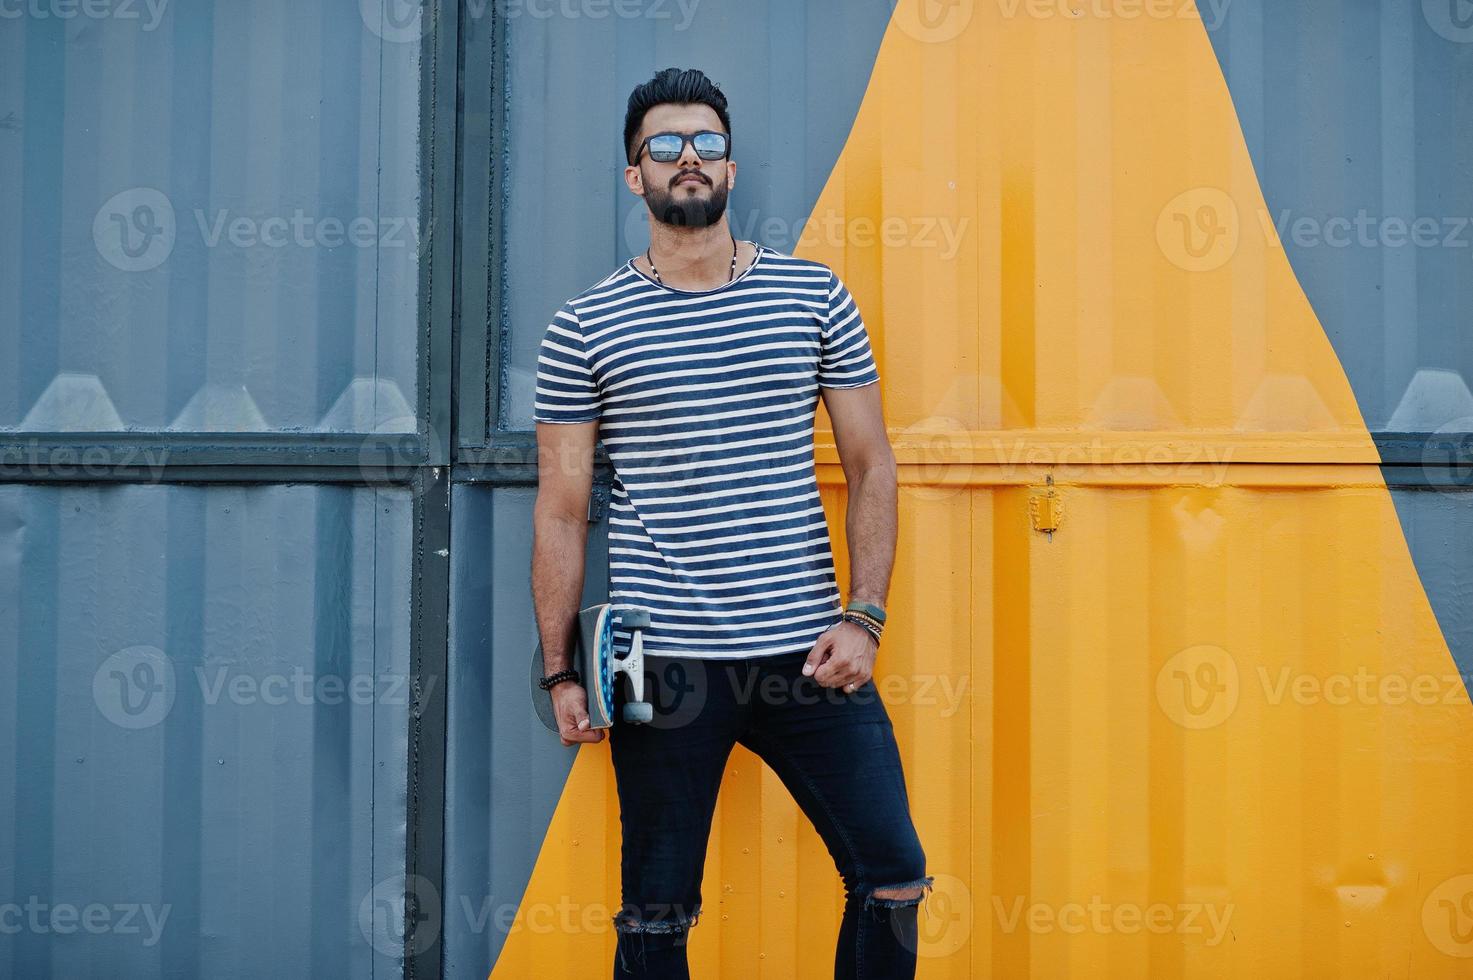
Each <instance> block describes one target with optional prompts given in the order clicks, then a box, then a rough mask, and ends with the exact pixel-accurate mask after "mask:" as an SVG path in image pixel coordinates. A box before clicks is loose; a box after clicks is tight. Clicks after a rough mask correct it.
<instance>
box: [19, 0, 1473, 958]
mask: <svg viewBox="0 0 1473 980" xmlns="http://www.w3.org/2000/svg"><path fill="white" fill-rule="evenodd" d="M1462 6H1464V5H1460V4H1459V3H1458V2H1454V0H1424V2H1422V3H1411V4H1401V5H1398V4H1385V3H1382V4H1372V3H1343V2H1334V0H1288V2H1281V3H1273V4H1270V3H1267V2H1266V0H1231V2H1228V0H1197V2H1193V0H1169V2H1166V0H1162V2H1154V0H1089V2H1078V3H1063V2H1054V0H997V2H995V3H994V2H984V0H947V2H940V0H757V2H751V3H740V4H738V3H735V2H731V0H699V2H690V3H686V2H666V0H649V2H633V3H615V4H602V3H597V2H587V3H581V2H567V3H557V4H552V3H546V4H543V3H532V2H526V3H523V2H516V0H486V2H477V0H463V2H455V0H426V2H419V0H317V2H310V3H299V4H295V5H293V4H285V3H281V2H278V0H269V2H258V3H251V4H245V5H231V4H222V3H203V4H194V5H191V6H189V7H188V8H187V9H186V8H185V7H180V6H177V5H172V4H136V5H135V4H83V5H75V6H72V5H67V4H59V3H58V4H45V3H28V4H26V5H24V6H23V7H22V6H21V5H12V9H10V10H0V178H3V179H0V382H3V383H0V481H3V483H0V708H3V710H0V780H3V781H4V782H5V783H6V785H7V786H9V787H10V793H9V794H7V795H8V798H10V799H11V800H13V803H12V805H11V806H10V807H5V806H3V805H0V974H3V975H6V976H38V977H44V976H74V975H84V974H90V973H109V974H118V975H124V976H154V975H161V976H179V977H194V976H201V975H210V976H242V977H245V976H260V975H263V974H272V975H288V976H289V975H298V974H306V973H311V974H312V975H314V976H336V975H348V976H400V975H405V976H414V977H421V978H424V977H436V976H441V975H444V976H454V977H478V976H486V975H488V974H489V975H490V976H491V977H493V978H499V977H511V978H520V977H524V976H564V975H573V974H575V973H576V974H583V973H591V974H594V975H598V974H606V973H607V972H608V970H609V968H610V963H611V962H612V960H613V956H614V945H615V944H614V940H615V934H614V932H613V928H612V924H611V921H610V919H611V916H612V914H613V912H614V911H615V910H616V909H617V907H618V905H619V903H620V900H621V896H620V894H619V887H618V886H619V877H620V876H619V849H620V831H619V812H618V805H617V796H616V794H615V787H614V780H613V775H612V770H611V767H610V762H609V756H608V744H607V742H603V743H598V744H590V745H584V746H581V747H579V748H576V749H574V748H564V747H562V746H560V745H559V744H558V742H557V740H556V738H554V737H553V736H550V735H547V734H546V733H545V732H544V731H543V730H542V729H541V727H540V725H539V724H538V722H537V721H536V719H535V717H534V716H533V714H532V711H531V707H530V705H529V703H528V697H527V683H528V678H527V671H528V659H529V657H530V656H531V654H532V651H533V649H534V646H535V643H536V628H535V624H534V617H533V610H532V604H531V596H530V592H529V589H528V587H527V569H528V564H529V562H530V557H531V532H532V529H531V513H532V508H533V504H534V501H535V494H536V485H537V472H536V463H535V437H534V433H533V431H532V421H531V409H532V396H533V385H534V376H535V367H536V365H535V357H536V353H535V352H536V345H537V341H538V339H539V338H540V337H541V335H542V332H543V331H544V330H545V328H546V326H547V323H548V320H549V318H550V317H551V315H552V314H553V312H554V311H555V310H556V309H557V307H558V306H559V305H560V304H561V303H562V302H563V301H564V300H565V299H567V298H568V297H569V296H572V295H574V294H575V293H577V292H578V291H580V290H582V289H583V288H585V287H587V286H588V285H590V284H592V283H593V282H595V281H596V280H598V279H600V278H602V277H603V276H604V275H606V274H607V273H608V272H610V271H612V270H613V269H614V268H615V267H616V266H617V264H619V263H621V262H624V261H626V260H628V259H629V258H630V257H631V256H633V255H634V254H637V253H638V252H640V251H642V250H643V248H644V246H645V244H646V243H647V240H648V231H647V225H646V223H645V222H646V218H645V212H644V209H643V205H642V204H641V203H640V202H639V201H638V200H637V199H636V198H634V197H633V196H632V195H630V194H629V193H628V191H627V190H626V189H625V187H624V186H623V181H622V177H621V170H622V168H623V165H624V163H623V157H622V150H621V148H620V146H619V134H620V131H621V126H622V121H623V111H624V104H625V100H626V99H627V96H628V94H629V91H630V90H631V89H632V88H633V87H634V86H635V85H636V84H638V83H640V82H642V81H644V80H646V79H647V78H649V77H650V76H651V75H652V74H653V73H654V72H655V71H657V70H659V69H661V68H664V67H668V66H671V65H675V66H678V67H690V66H696V67H701V68H703V69H704V70H705V71H707V72H708V73H709V74H710V75H711V76H712V77H713V78H714V79H716V80H717V81H718V82H719V83H720V84H721V85H722V88H723V91H725V92H726V93H727V95H728V96H729V98H730V99H731V111H732V117H733V141H734V149H735V153H734V157H735V160H736V161H737V164H738V177H737V186H736V189H735V190H734V191H733V194H732V197H731V211H730V219H731V222H732V227H733V230H734V231H735V232H736V234H737V235H738V236H739V237H743V238H749V239H756V240H758V241H761V242H763V243H765V244H766V245H768V246H769V247H773V248H776V249H779V250H781V251H785V252H789V253H791V254H795V255H800V256H803V257H807V258H811V259H816V260H819V261H822V262H825V263H828V264H829V265H831V266H832V267H833V268H834V269H835V270H836V271H837V272H838V273H839V274H840V275H841V276H842V277H843V278H844V280H845V282H846V284H848V286H849V287H850V289H851V291H852V292H853V294H854V296H855V298H856V301H857V303H858V305H859V308H860V310H861V312H862V313H863V315H864V318H865V321H866V324H867V326H868V330H869V334H870V337H871V341H872V344H873V347H874V351H875V354H876V358H877V360H878V363H879V372H880V376H881V382H880V385H881V392H882V397H883V401H884V407H885V413H886V419H887V423H888V425H889V428H890V437H891V441H892V444H893V446H894V448H895V452H896V456H897V459H898V462H899V472H900V480H901V496H900V522H901V534H900V542H899V550H898V553H897V556H896V564H895V570H894V575H893V578H892V583H891V589H890V595H889V603H888V608H889V613H890V618H889V622H890V629H889V631H888V632H887V634H886V640H885V644H884V649H883V650H882V652H881V655H880V660H879V663H878V668H877V675H876V682H877V685H878V687H879V690H880V691H881V693H882V695H883V696H884V698H885V700H886V704H887V707H888V709H889V711H890V714H891V717H892V718H893V720H894V723H895V728H896V735H897V739H898V740H899V743H900V748H901V753H902V757H903V759H904V763H905V767H906V773H907V778H908V789H909V796H910V799H911V803H912V808H913V811H914V814H915V818H916V822H917V825H918V827H919V830H920V833H921V839H922V843H923V845H924V846H925V850H926V854H927V859H928V865H929V866H928V871H929V872H930V873H931V874H933V875H934V876H935V880H936V885H935V888H934V890H933V891H932V892H931V894H929V895H928V896H927V898H926V901H925V902H924V903H923V906H922V911H921V929H920V936H919V942H918V950H917V952H918V954H919V960H920V975H921V976H924V977H936V978H940V977H955V978H962V977H987V976H990V977H1038V978H1053V977H1065V976H1092V975H1095V974H1099V973H1132V974H1150V975H1163V976H1191V977H1208V976H1212V977H1226V976H1232V977H1240V976H1241V977H1298V976H1364V977H1372V976H1375V977H1397V978H1412V977H1416V978H1422V977H1453V976H1465V975H1467V974H1468V970H1469V967H1468V963H1469V962H1473V913H1470V912H1469V909H1470V908H1473V843H1469V839H1468V835H1467V834H1466V833H1463V829H1464V824H1465V823H1466V820H1465V814H1466V813H1467V812H1468V810H1469V808H1470V806H1473V706H1470V702H1469V696H1468V684H1467V680H1468V676H1469V671H1470V670H1473V613H1470V610H1473V559H1470V557H1469V556H1470V554H1473V492H1470V490H1473V393H1470V383H1473V322H1470V320H1473V294H1470V291H1473V285H1470V283H1473V280H1470V278H1469V276H1468V275H1467V265H1466V263H1467V262H1468V261H1469V256H1470V255H1473V228H1470V227H1469V225H1470V215H1473V199H1470V195H1473V181H1470V179H1469V178H1470V176H1473V173H1470V171H1473V136H1470V133H1473V130H1470V129H1469V127H1468V126H1467V125H1465V124H1464V117H1465V116H1466V113H1465V112H1463V111H1462V107H1463V106H1465V105H1466V104H1467V102H1468V99H1467V96H1468V94H1469V88H1470V86H1473V21H1470V19H1469V18H1468V17H1467V16H1466V11H1465V10H1463V9H1462ZM816 441H817V451H818V459H819V479H820V483H821V486H822V490H823V499H824V505H825V508H826V511H827V516H828V522H829V526H830V529H831V537H832V539H833V544H834V550H835V557H836V560H837V563H838V566H839V581H840V583H841V587H847V583H848V550H849V536H850V535H851V534H855V535H858V534H863V533H864V529H863V528H858V527H856V528H852V529H851V528H848V527H847V526H846V516H847V515H846V507H847V503H848V498H847V495H846V491H845V485H844V479H843V475H842V472H841V470H840V467H839V459H838V456H837V454H836V450H835V447H834V445H833V438H832V433H831V432H830V431H829V426H828V424H827V419H826V417H825V416H824V415H823V414H822V413H821V414H820V416H819V425H818V431H817V433H816ZM609 478H610V472H609V469H608V467H607V465H606V463H603V464H601V466H600V469H599V474H598V481H597V484H596V486H595V498H594V500H593V502H592V507H591V511H590V527H589V531H590V534H589V550H588V555H587V557H586V568H585V572H584V602H585V604H587V603H592V602H596V601H601V600H602V599H603V598H605V597H606V594H607V523H606V521H607V518H606V511H607V502H608V501H607V493H608V481H609ZM856 764H857V765H862V761H859V762H857V763H856ZM703 892H704V901H705V909H706V911H705V913H704V914H703V916H702V918H701V921H700V923H699V925H697V926H696V927H695V929H694V930H693V931H692V933H691V947H690V953H691V960H692V964H693V967H694V970H695V971H696V973H697V974H698V975H705V976H758V977H774V978H776V977H782V978H786V977H792V976H803V977H807V976H825V975H828V974H829V973H830V972H831V971H832V963H833V942H834V940H835V938H836V936H837V932H838V925H839V916H840V911H841V909H842V904H843V890H842V884H841V882H840V880H839V878H838V875H837V873H836V871H835V869H834V867H833V862H832V860H831V858H830V856H829V854H828V853H827V850H826V848H825V847H824V845H823V843H822V841H821V840H820V839H819V838H818V836H817V834H816V833H815V832H814V830H813V828H812V826H811V825H810V824H809V823H808V821H807V820H806V818H805V817H804V816H803V814H802V813H801V812H800V811H799V809H798V807H797V805H796V804H795V802H794V800H793V798H792V796H791V794H790V793H789V792H788V791H787V789H786V788H785V787H784V786H783V784H782V783H781V781H780V780H779V779H778V778H777V776H776V775H775V774H774V773H773V772H772V771H771V770H769V769H768V768H766V767H765V766H764V765H763V764H762V763H761V762H760V760H758V759H757V758H756V757H755V756H753V755H752V754H750V753H749V752H747V751H746V750H745V749H742V748H738V749H737V750H736V751H735V752H734V753H733V755H732V756H731V759H730V760H729V763H728V769H727V772H726V774H725V779H724V783H723V790H722V793H721V798H720V801H719V805H718V813H717V818H716V823H715V826H714V828H713V831H712V836H711V846H710V850H709V853H708V857H707V865H706V874H705V878H704V885H703Z"/></svg>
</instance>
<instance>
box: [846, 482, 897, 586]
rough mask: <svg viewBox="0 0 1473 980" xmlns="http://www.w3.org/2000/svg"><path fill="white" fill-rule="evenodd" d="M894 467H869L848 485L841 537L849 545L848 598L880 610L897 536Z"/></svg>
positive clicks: (888, 581)
mask: <svg viewBox="0 0 1473 980" xmlns="http://www.w3.org/2000/svg"><path fill="white" fill-rule="evenodd" d="M898 494H899V488H898V487H897V480H896V471H895V466H894V464H893V463H892V464H888V465H880V466H872V467H870V468H869V469H867V470H865V471H864V472H863V473H861V474H859V476H858V477H857V478H856V479H855V480H854V481H853V482H851V483H850V484H849V509H848V512H847V514H846V516H845V519H844V533H845V537H846V538H847V540H848V542H849V596H848V598H850V599H860V600H863V601H864V602H872V603H874V604H875V605H877V606H880V607H881V608H883V607H884V605H885V597H886V596H887V595H888V594H889V592H890V573H891V571H892V570H893V568H894V567H895V541H896V537H897V536H898V533H899V512H898V505H897V499H896V498H897V496H898Z"/></svg>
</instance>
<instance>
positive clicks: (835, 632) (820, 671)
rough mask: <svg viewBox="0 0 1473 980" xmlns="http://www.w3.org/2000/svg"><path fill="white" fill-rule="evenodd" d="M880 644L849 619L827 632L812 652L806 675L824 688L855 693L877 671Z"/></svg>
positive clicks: (805, 666)
mask: <svg viewBox="0 0 1473 980" xmlns="http://www.w3.org/2000/svg"><path fill="white" fill-rule="evenodd" d="M879 650H880V647H879V644H877V643H876V642H875V638H874V637H873V636H871V635H870V633H869V631H868V630H866V629H865V628H864V627H863V626H860V625H858V624H856V623H851V622H849V621H848V620H847V619H846V620H842V621H840V622H839V623H838V624H837V625H836V626H834V627H833V628H832V629H830V630H828V631H827V632H825V633H824V634H823V635H822V636H820V637H819V638H818V642H817V643H815V644H813V649H812V650H810V651H809V652H808V660H807V661H806V662H805V663H804V664H803V674H804V676H809V675H811V676H812V677H813V679H814V680H816V681H818V683H819V684H821V685H822V686H824V687H838V688H842V689H843V690H844V691H845V692H846V693H848V694H853V693H854V692H855V691H857V690H858V689H859V688H860V687H861V686H862V685H863V684H864V683H865V682H866V681H868V680H869V679H870V678H871V677H872V676H874V672H875V655H876V654H877V653H879Z"/></svg>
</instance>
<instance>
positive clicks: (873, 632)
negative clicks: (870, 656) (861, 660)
mask: <svg viewBox="0 0 1473 980" xmlns="http://www.w3.org/2000/svg"><path fill="white" fill-rule="evenodd" d="M844 622H846V623H853V624H854V625H855V626H858V627H859V628H860V629H862V630H864V631H865V632H866V633H868V634H869V635H870V636H872V637H874V639H875V645H876V646H879V643H880V630H879V629H878V628H876V627H875V626H874V625H873V624H871V623H870V622H869V620H868V619H867V618H861V617H860V615H859V614H857V613H847V612H846V613H845V614H844Z"/></svg>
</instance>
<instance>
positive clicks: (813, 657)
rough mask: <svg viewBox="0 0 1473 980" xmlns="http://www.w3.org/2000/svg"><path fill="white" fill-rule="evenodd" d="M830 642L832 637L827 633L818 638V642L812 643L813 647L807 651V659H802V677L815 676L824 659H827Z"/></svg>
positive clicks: (831, 642)
mask: <svg viewBox="0 0 1473 980" xmlns="http://www.w3.org/2000/svg"><path fill="white" fill-rule="evenodd" d="M832 644H833V637H831V636H829V634H828V633H825V634H823V635H822V636H820V637H819V638H818V642H817V643H815V644H813V649H812V650H809V651H808V659H807V660H805V661H803V676H804V677H817V673H818V668H819V667H821V666H823V663H824V661H826V660H827V659H828V656H829V648H830V646H832ZM820 683H822V682H821V681H820Z"/></svg>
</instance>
